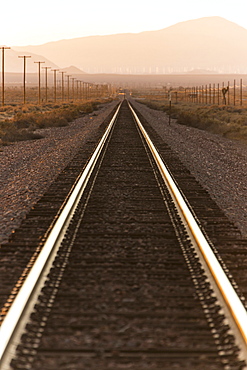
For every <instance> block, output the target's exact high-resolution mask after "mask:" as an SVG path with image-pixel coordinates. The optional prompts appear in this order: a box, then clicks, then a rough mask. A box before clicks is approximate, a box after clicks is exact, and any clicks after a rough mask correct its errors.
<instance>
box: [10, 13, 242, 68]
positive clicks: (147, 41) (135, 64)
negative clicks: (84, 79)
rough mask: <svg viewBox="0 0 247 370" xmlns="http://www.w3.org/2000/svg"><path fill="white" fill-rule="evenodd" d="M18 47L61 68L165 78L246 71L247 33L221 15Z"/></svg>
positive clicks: (15, 48) (18, 49) (20, 50)
mask: <svg viewBox="0 0 247 370" xmlns="http://www.w3.org/2000/svg"><path fill="white" fill-rule="evenodd" d="M13 49H14V50H16V51H18V52H24V51H25V52H28V53H35V54H39V55H43V56H44V57H46V58H48V59H49V60H52V61H53V63H55V64H56V65H58V66H60V67H61V68H65V67H66V66H68V65H75V66H76V67H77V68H80V69H81V70H83V71H85V72H87V73H129V74H140V73H143V74H146V73H147V74H149V73H153V74H156V73H158V74H160V73H161V74H162V73H186V72H189V71H192V70H196V69H197V70H205V71H207V70H209V71H214V72H215V73H247V30H246V29H245V28H243V27H241V26H239V25H237V24H235V23H233V22H230V21H227V20H225V19H224V18H221V17H206V18H200V19H196V20H190V21H186V22H181V23H177V24H175V25H173V26H171V27H167V28H164V29H162V30H159V31H147V32H141V33H137V34H130V33H126V34H117V35H108V36H90V37H82V38H76V39H70V40H61V41H56V42H50V43H47V44H43V45H37V46H24V47H13ZM6 54H7V53H6ZM40 58H41V59H40V60H42V57H40Z"/></svg>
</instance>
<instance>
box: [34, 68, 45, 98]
mask: <svg viewBox="0 0 247 370" xmlns="http://www.w3.org/2000/svg"><path fill="white" fill-rule="evenodd" d="M34 63H38V74H39V104H40V97H41V94H40V64H41V63H45V62H40V61H38V62H34Z"/></svg>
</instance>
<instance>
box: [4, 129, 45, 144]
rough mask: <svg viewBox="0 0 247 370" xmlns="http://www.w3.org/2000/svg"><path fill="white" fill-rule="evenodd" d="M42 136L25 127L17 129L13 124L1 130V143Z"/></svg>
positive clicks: (34, 138) (35, 138)
mask: <svg viewBox="0 0 247 370" xmlns="http://www.w3.org/2000/svg"><path fill="white" fill-rule="evenodd" d="M41 138H42V136H41V135H39V134H37V133H34V132H33V131H30V130H27V129H21V130H20V129H17V128H16V127H15V126H14V125H12V126H10V127H9V129H8V130H7V131H5V132H2V135H1V140H2V143H3V144H8V143H10V142H15V141H25V140H37V139H41Z"/></svg>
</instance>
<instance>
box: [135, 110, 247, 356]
mask: <svg viewBox="0 0 247 370" xmlns="http://www.w3.org/2000/svg"><path fill="white" fill-rule="evenodd" d="M129 107H130V109H131V111H132V114H133V116H134V118H135V121H136V123H137V125H138V127H139V129H140V131H141V133H142V135H143V137H144V138H145V140H146V142H147V145H148V147H149V149H150V151H151V153H152V155H153V157H154V159H155V162H156V164H157V167H158V169H159V171H160V174H161V176H162V178H163V179H164V181H165V183H166V185H167V187H168V189H169V191H170V194H171V196H172V198H173V200H174V202H175V204H176V207H177V209H178V210H179V213H180V215H182V218H183V220H184V223H185V227H186V228H187V229H188V230H189V232H190V235H191V236H192V237H193V238H194V241H193V242H194V243H196V245H197V246H198V249H199V251H200V252H201V255H202V256H203V258H204V260H205V262H206V265H207V266H208V270H209V271H210V273H211V275H212V277H213V279H214V281H215V283H216V286H217V287H218V290H219V292H220V294H221V295H222V298H223V301H224V302H225V304H226V306H227V307H228V310H229V312H230V314H231V315H232V317H233V320H234V322H235V323H236V327H237V328H238V330H239V333H240V337H241V339H240V341H241V343H240V345H241V350H242V353H244V356H245V360H246V359H247V312H246V309H245V307H244V305H243V303H242V301H241V299H240V298H239V297H238V295H237V293H236V291H235V289H234V288H233V286H232V284H231V283H230V281H229V279H228V277H227V276H226V274H225V272H224V270H223V268H222V267H221V265H220V263H219V261H218V259H217V257H216V256H215V254H214V253H213V251H212V248H211V247H210V245H209V243H208V241H207V238H206V237H205V235H204V233H203V232H202V230H201V229H200V227H199V225H198V223H197V221H196V220H195V218H194V216H193V214H192V212H191V210H190V209H189V207H188V205H187V202H186V200H185V199H184V197H183V196H182V194H181V192H180V191H179V189H178V187H177V185H176V184H175V181H174V180H173V178H172V176H171V175H170V172H169V170H168V168H167V167H166V165H165V164H164V162H163V160H162V158H161V156H160V155H159V153H158V151H157V149H156V148H155V146H154V144H153V143H152V141H151V139H150V137H149V135H148V133H147V131H146V130H145V129H144V127H143V125H142V123H141V121H140V120H139V118H138V116H137V114H136V112H135V111H134V109H133V108H132V106H131V105H130V104H129Z"/></svg>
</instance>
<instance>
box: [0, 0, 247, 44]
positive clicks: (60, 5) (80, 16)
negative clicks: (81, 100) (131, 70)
mask: <svg viewBox="0 0 247 370" xmlns="http://www.w3.org/2000/svg"><path fill="white" fill-rule="evenodd" d="M1 5H2V6H1V14H2V16H1V22H0V38H1V39H0V45H8V46H14V45H15V46H16V45H29V44H33V45H35V44H36V45H37V44H43V43H46V42H49V41H56V40H60V39H65V38H66V39H70V38H75V37H83V36H90V35H107V34H116V33H127V32H133V33H136V32H141V31H150V30H158V29H162V28H165V27H168V26H171V25H173V24H175V23H178V22H182V21H186V20H190V19H195V18H201V17H208V16H221V17H223V18H226V19H227V20H230V21H232V22H235V23H237V24H239V25H240V26H243V27H245V28H246V29H247V17H246V0H234V1H232V0H207V1H200V0H169V1H168V0H152V1H148V2H147V1H143V0H124V1H116V0H104V1H102V0H90V1H81V2H78V0H70V1H65V0H52V1H51V0H42V1H41V2H37V1H33V0H22V1H20V0H11V1H9V0H3V3H2V4H1Z"/></svg>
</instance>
